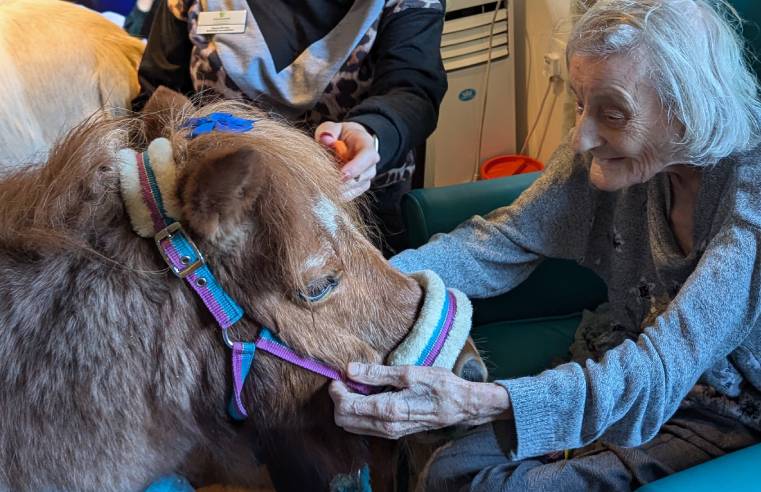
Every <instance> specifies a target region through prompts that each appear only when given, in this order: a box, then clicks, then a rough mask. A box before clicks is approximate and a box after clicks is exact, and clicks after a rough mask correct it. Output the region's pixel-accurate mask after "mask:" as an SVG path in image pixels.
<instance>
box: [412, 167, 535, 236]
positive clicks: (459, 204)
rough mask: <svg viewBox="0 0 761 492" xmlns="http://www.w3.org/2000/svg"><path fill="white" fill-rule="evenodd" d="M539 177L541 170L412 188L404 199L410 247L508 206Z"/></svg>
mask: <svg viewBox="0 0 761 492" xmlns="http://www.w3.org/2000/svg"><path fill="white" fill-rule="evenodd" d="M539 176H540V173H528V174H519V175H517V176H510V177H507V178H498V179H487V180H483V181H475V182H473V183H465V184H460V185H453V186H443V187H441V188H420V189H416V190H412V191H410V192H409V193H407V194H406V195H405V196H404V197H403V198H402V216H403V217H404V222H405V224H406V226H407V230H408V239H409V243H410V247H412V248H417V247H420V246H422V245H424V244H425V243H427V242H428V240H429V239H430V238H431V236H433V235H434V234H437V233H439V232H449V231H451V230H452V229H454V228H455V227H457V226H458V225H459V224H461V223H463V222H465V221H466V220H468V219H469V218H471V217H472V216H474V215H484V214H487V213H489V212H491V211H492V210H494V209H496V208H499V207H502V206H505V205H509V204H510V203H512V202H513V200H515V199H516V198H518V196H519V195H520V194H521V193H522V192H523V190H525V189H526V188H528V187H529V186H530V185H531V183H533V182H534V181H535V180H536V178H538V177H539Z"/></svg>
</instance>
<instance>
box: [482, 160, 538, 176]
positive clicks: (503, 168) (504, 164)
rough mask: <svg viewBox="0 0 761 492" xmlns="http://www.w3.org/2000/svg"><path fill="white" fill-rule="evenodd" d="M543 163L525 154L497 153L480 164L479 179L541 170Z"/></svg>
mask: <svg viewBox="0 0 761 492" xmlns="http://www.w3.org/2000/svg"><path fill="white" fill-rule="evenodd" d="M543 170H544V164H542V163H541V162H539V161H537V160H536V159H532V158H531V157H528V156H525V155H498V156H497V157H492V158H491V159H489V160H487V161H486V162H484V163H483V164H481V169H480V175H481V179H494V178H502V177H505V176H513V175H516V174H523V173H533V172H537V171H543Z"/></svg>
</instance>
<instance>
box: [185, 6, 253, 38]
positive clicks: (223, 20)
mask: <svg viewBox="0 0 761 492" xmlns="http://www.w3.org/2000/svg"><path fill="white" fill-rule="evenodd" d="M245 30H246V11H245V10H217V11H213V12H201V13H199V14H198V28H197V29H196V33H197V34H218V33H225V34H239V33H242V32H244V31H245Z"/></svg>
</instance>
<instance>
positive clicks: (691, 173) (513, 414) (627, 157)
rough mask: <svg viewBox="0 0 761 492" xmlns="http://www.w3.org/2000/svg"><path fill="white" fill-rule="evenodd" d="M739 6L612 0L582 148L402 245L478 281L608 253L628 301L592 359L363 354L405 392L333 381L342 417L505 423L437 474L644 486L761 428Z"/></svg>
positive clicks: (586, 338) (581, 105) (372, 372)
mask: <svg viewBox="0 0 761 492" xmlns="http://www.w3.org/2000/svg"><path fill="white" fill-rule="evenodd" d="M730 10H731V9H727V8H726V4H724V3H723V2H722V3H719V2H711V3H709V1H707V0H703V1H701V0H636V1H635V0H610V1H600V2H598V3H597V4H596V5H595V6H594V7H592V8H591V9H590V10H588V11H587V12H586V14H585V15H584V16H583V17H582V18H581V19H580V20H579V22H578V23H577V25H576V26H575V28H574V31H573V33H572V35H571V38H570V40H569V43H568V49H567V59H568V62H569V68H570V86H571V89H572V91H573V93H574V94H575V97H576V101H577V106H576V108H577V117H576V127H575V130H574V132H573V135H572V142H571V145H570V146H566V145H563V146H561V147H560V148H559V149H558V150H557V151H556V153H555V154H554V156H553V158H552V159H551V162H550V163H549V165H548V166H547V171H546V172H545V173H544V175H543V176H542V177H541V178H540V179H539V180H538V181H537V182H536V183H535V184H534V185H533V186H532V187H531V188H530V189H529V190H527V191H526V192H525V193H524V194H523V195H522V196H521V197H520V198H519V199H518V200H517V201H516V202H515V203H514V204H513V205H511V206H509V207H505V208H502V209H499V210H497V211H495V212H493V213H492V214H490V215H488V216H486V217H485V218H480V217H475V218H473V219H472V220H470V221H469V222H467V223H465V224H463V225H461V226H460V227H459V228H457V229H456V230H455V231H453V232H452V233H450V234H447V235H440V236H438V237H436V238H435V239H434V240H433V241H432V242H431V243H429V244H428V245H426V246H424V247H422V248H420V249H418V250H410V251H406V252H404V253H402V254H400V255H398V256H396V257H395V258H394V259H393V262H394V264H395V265H396V266H397V267H398V268H400V269H401V270H403V271H413V270H419V269H431V270H434V271H436V272H437V273H438V274H439V275H441V277H442V278H444V280H445V282H447V283H448V285H450V286H452V287H456V288H458V289H460V290H462V291H464V292H465V293H466V294H468V295H470V296H473V297H489V296H494V295H497V294H501V293H503V292H506V291H509V290H510V289H512V288H513V287H515V286H517V285H518V284H519V283H521V282H522V281H523V280H524V279H525V278H526V277H527V276H528V275H529V274H530V273H531V272H532V271H533V270H534V268H536V267H537V265H538V264H539V263H541V261H542V259H543V258H546V257H554V258H569V259H574V260H576V261H577V262H579V263H580V264H582V265H584V266H586V267H589V268H591V269H592V270H594V271H595V272H596V273H598V274H599V275H600V276H601V277H602V278H603V279H604V280H605V281H606V283H607V286H608V292H609V303H607V304H605V305H604V306H602V307H601V308H599V309H598V311H597V313H596V315H593V316H590V317H585V321H584V323H583V324H582V326H581V327H580V328H579V333H578V334H577V343H576V344H574V347H572V355H573V356H574V360H573V361H571V362H569V363H566V364H563V365H560V366H557V367H555V368H554V369H551V370H547V371H544V372H543V373H541V374H539V375H537V376H532V377H524V378H519V379H513V380H506V381H497V382H495V383H470V382H466V381H463V380H460V379H458V378H457V377H455V376H453V375H452V374H450V373H447V372H446V371H443V370H436V369H431V368H421V367H384V366H375V365H360V364H352V365H351V366H350V367H349V375H350V377H352V378H353V379H356V380H358V381H362V382H364V383H369V384H377V385H393V386H395V387H396V388H397V389H398V390H397V391H394V392H387V393H382V394H378V395H373V396H368V397H364V396H359V395H355V394H353V393H350V392H348V391H347V390H346V388H345V387H344V386H343V385H341V384H340V383H334V384H333V386H332V387H331V395H332V397H333V400H334V402H335V404H336V406H335V408H336V411H335V412H336V422H337V423H338V424H339V425H341V426H342V427H344V428H345V429H347V430H349V431H352V432H357V433H364V434H372V435H380V436H387V437H391V438H397V437H399V436H402V435H405V434H408V433H412V432H418V431H423V430H427V429H434V428H438V427H443V426H447V425H451V424H458V423H459V424H486V425H481V426H480V427H477V428H476V429H474V430H472V431H471V432H470V433H469V434H467V435H466V436H464V437H463V438H461V439H458V440H456V441H454V442H451V443H449V444H448V445H447V446H445V447H443V448H441V449H440V450H438V451H437V453H436V454H435V455H434V457H433V458H432V460H431V462H430V463H429V465H428V467H427V470H426V472H425V474H424V477H423V478H422V482H423V483H422V485H423V489H424V490H432V491H444V490H629V489H630V488H633V487H636V486H638V485H639V484H642V483H646V482H649V481H652V480H655V479H658V478H660V477H663V476H665V475H667V474H669V473H672V472H674V471H677V470H680V469H684V468H687V467H689V466H692V465H695V464H698V463H701V462H703V461H706V460H709V459H711V458H713V457H716V456H719V455H722V454H724V453H727V452H730V451H733V450H736V449H739V448H742V447H745V446H748V445H750V444H753V443H756V442H759V441H761V405H760V403H761V393H759V390H761V318H759V315H761V303H760V302H759V301H760V300H761V289H760V287H761V265H759V262H758V261H757V256H758V254H759V246H761V149H759V148H758V147H757V146H758V143H759V135H760V134H761V132H760V131H759V128H760V124H759V118H760V117H761V104H759V101H758V96H757V86H756V82H755V79H754V77H753V75H752V74H751V73H750V72H749V71H748V69H747V67H746V65H745V63H744V60H743V50H742V46H741V42H740V40H739V37H738V36H737V34H736V33H735V32H734V31H733V29H732V27H731V25H730V24H729V23H728V21H727V20H725V19H726V18H727V17H726V16H725V15H723V14H722V12H728V11H730ZM564 450H572V452H571V453H565V454H566V456H568V455H569V454H570V455H571V457H570V458H568V459H563V454H564V453H562V452H561V451H564Z"/></svg>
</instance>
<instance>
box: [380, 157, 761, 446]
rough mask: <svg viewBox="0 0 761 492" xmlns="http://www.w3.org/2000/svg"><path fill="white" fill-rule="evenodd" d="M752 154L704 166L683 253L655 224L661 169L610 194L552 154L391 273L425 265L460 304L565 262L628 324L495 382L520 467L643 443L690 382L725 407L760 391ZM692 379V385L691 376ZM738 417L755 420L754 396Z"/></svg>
mask: <svg viewBox="0 0 761 492" xmlns="http://www.w3.org/2000/svg"><path fill="white" fill-rule="evenodd" d="M760 157H761V154H759V149H756V150H754V151H752V152H748V153H745V154H742V155H736V156H732V157H730V158H726V159H723V160H722V161H720V162H719V163H718V164H716V165H714V166H711V167H707V168H704V170H703V175H702V181H701V188H700V192H699V197H698V200H697V204H696V211H695V230H694V248H693V251H692V252H691V253H690V254H689V255H688V256H686V257H685V256H684V255H683V254H682V252H681V250H680V249H679V247H678V246H677V243H676V240H675V238H674V236H673V233H672V232H671V229H670V227H669V222H668V211H669V207H670V187H669V180H668V177H667V176H666V175H665V174H659V175H656V176H655V177H654V178H652V179H651V180H649V181H648V182H646V183H644V184H641V185H635V186H632V187H629V188H626V189H624V190H620V191H617V192H612V193H611V192H602V191H599V190H595V189H594V188H592V187H591V186H590V184H589V179H588V170H589V156H582V155H574V154H573V152H572V151H571V150H570V148H569V147H568V146H565V145H563V146H561V147H560V148H559V149H558V150H557V151H556V152H555V154H554V155H553V157H552V158H551V160H550V163H549V164H548V166H547V170H546V171H545V173H544V175H543V176H542V177H541V178H539V179H538V180H537V181H536V182H535V183H534V185H532V186H531V187H530V188H529V189H528V190H526V191H525V192H524V193H523V194H522V195H521V196H520V197H519V198H518V200H516V202H515V203H514V204H512V205H511V206H508V207H504V208H501V209H498V210H496V211H494V212H492V213H491V214H489V215H487V216H486V217H483V218H482V217H474V218H472V219H471V220H469V221H468V222H466V223H464V224H463V225H461V226H460V227H458V228H457V229H456V230H454V231H453V232H451V233H450V234H446V235H437V236H436V237H434V238H433V239H432V240H431V242H430V243H429V244H427V245H425V246H423V247H421V248H419V249H417V250H408V251H405V252H402V253H401V254H399V255H397V256H396V257H394V258H393V259H392V264H393V265H394V266H396V267H397V268H398V269H400V270H401V271H404V272H411V271H415V270H421V269H430V270H433V271H435V272H437V273H438V274H439V275H440V276H441V277H442V278H443V279H444V281H445V283H446V284H447V285H448V286H450V287H456V288H458V289H460V290H462V291H463V292H465V293H466V294H467V295H468V296H471V297H491V296H494V295H498V294H501V293H503V292H506V291H509V290H510V289H512V288H513V287H515V286H517V285H518V284H520V283H521V282H522V281H523V280H524V279H526V277H528V275H529V274H530V273H531V272H532V271H533V270H534V268H536V266H537V265H538V264H539V263H540V262H541V261H542V260H543V259H544V258H545V257H553V258H566V259H573V260H576V261H577V262H578V263H579V264H581V265H583V266H586V267H588V268H590V269H592V270H594V271H595V272H596V273H597V274H598V275H600V277H601V278H602V279H603V280H604V281H605V282H606V284H607V286H608V294H609V299H610V304H609V307H610V311H611V312H612V313H613V317H614V318H615V321H616V323H617V324H619V325H620V326H624V327H626V329H634V330H635V332H636V335H635V339H634V340H631V339H627V340H624V341H623V342H622V343H620V344H618V345H617V346H615V347H613V348H611V349H610V350H608V351H607V352H605V353H604V355H602V356H601V357H600V358H598V359H591V358H590V359H588V360H586V362H585V363H584V364H578V363H576V362H570V363H566V364H563V365H560V366H558V367H555V368H554V369H550V370H546V371H544V372H542V373H541V374H539V375H536V376H530V377H523V378H518V379H512V380H505V381H498V383H500V384H502V385H503V386H504V387H505V388H506V389H507V391H508V393H509V394H510V397H511V400H512V405H513V412H514V416H515V428H516V433H517V443H518V444H517V449H515V450H514V457H515V458H518V459H521V458H526V457H530V456H537V455H542V454H544V453H548V452H552V451H557V450H561V449H569V448H578V447H581V446H584V445H586V444H589V443H590V442H592V441H594V440H596V439H599V438H602V439H604V440H606V441H608V442H611V443H614V444H618V445H622V446H636V445H639V444H641V443H643V442H646V441H648V440H650V439H651V438H652V437H654V436H655V434H656V433H657V432H658V431H659V429H660V427H661V426H662V425H663V424H664V423H665V422H666V421H667V420H668V419H669V418H670V417H671V416H672V415H673V414H674V412H675V411H676V410H677V408H678V407H679V405H680V403H682V401H683V399H684V398H685V396H687V394H688V392H690V390H691V389H693V388H694V387H696V383H698V381H699V380H700V381H701V383H704V384H706V383H707V384H710V385H711V386H710V387H711V390H712V391H714V392H715V393H716V394H717V395H720V396H722V397H724V398H728V399H729V400H732V399H733V398H736V397H738V396H740V395H745V394H747V393H748V392H750V393H751V394H753V395H758V390H759V389H761V321H760V320H759V310H760V309H761V306H760V305H759V298H760V290H759V287H760V286H761V268H760V266H759V262H758V261H757V256H758V248H759V244H761V243H760V241H761V162H760V159H759V158H760ZM701 377H702V378H701ZM751 401H752V402H754V405H755V408H753V405H750V406H749V408H747V409H745V410H743V411H747V412H750V414H751V415H746V417H751V420H752V418H757V417H758V413H759V406H758V403H759V399H758V398H755V397H753V398H751Z"/></svg>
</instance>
